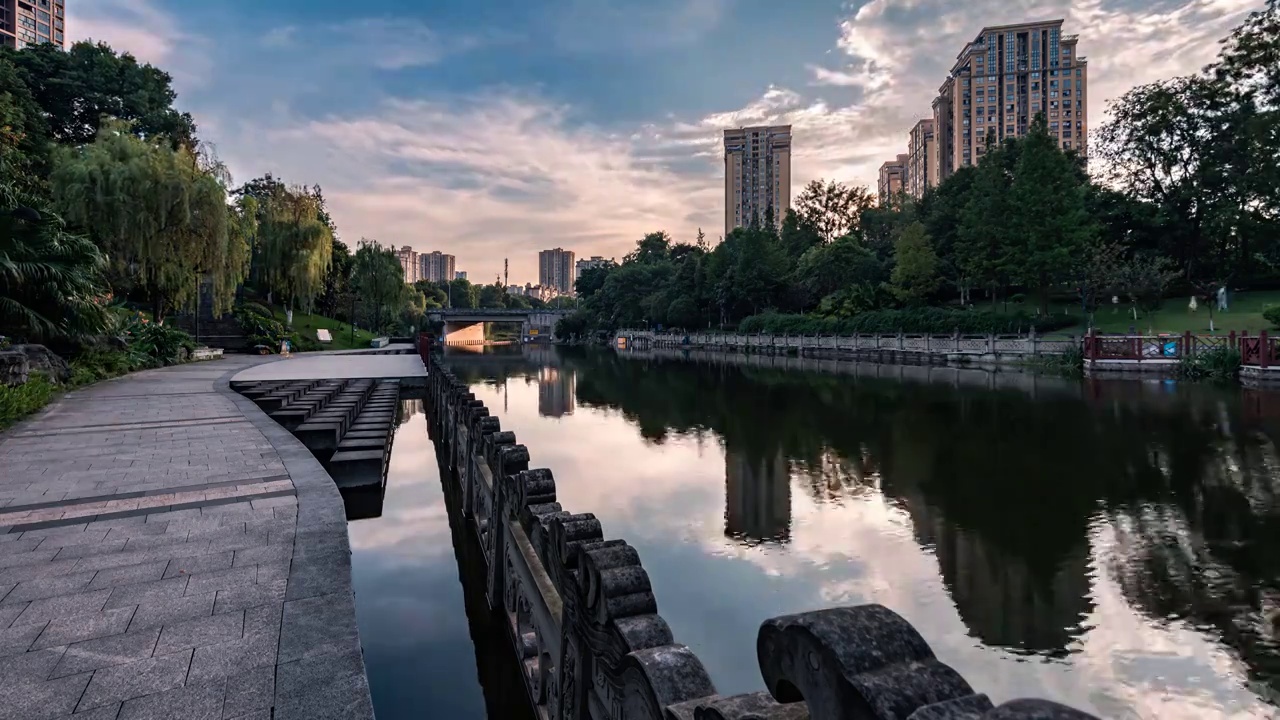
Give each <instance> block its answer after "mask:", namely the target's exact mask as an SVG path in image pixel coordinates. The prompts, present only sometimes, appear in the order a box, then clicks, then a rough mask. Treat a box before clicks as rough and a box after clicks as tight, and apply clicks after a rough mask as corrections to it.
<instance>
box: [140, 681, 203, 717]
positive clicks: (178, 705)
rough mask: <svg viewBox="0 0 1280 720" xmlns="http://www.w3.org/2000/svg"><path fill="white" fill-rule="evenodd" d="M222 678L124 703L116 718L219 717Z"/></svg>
mask: <svg viewBox="0 0 1280 720" xmlns="http://www.w3.org/2000/svg"><path fill="white" fill-rule="evenodd" d="M225 692H226V687H225V683H224V682H222V681H218V682H212V683H205V684H202V685H187V686H185V687H180V688H174V689H173V690H166V691H164V692H161V693H156V694H155V695H147V696H145V697H140V698H134V699H133V700H128V701H126V702H125V703H124V707H122V708H121V709H120V716H119V718H118V720H221V718H222V699H223V696H224V694H225Z"/></svg>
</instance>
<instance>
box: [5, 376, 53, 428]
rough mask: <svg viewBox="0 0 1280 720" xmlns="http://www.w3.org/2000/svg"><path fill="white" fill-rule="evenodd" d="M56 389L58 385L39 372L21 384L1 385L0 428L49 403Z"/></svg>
mask: <svg viewBox="0 0 1280 720" xmlns="http://www.w3.org/2000/svg"><path fill="white" fill-rule="evenodd" d="M56 391H57V386H56V385H54V384H53V383H52V382H50V381H49V378H47V377H45V376H44V375H42V374H39V373H33V374H32V375H31V376H30V377H29V378H28V379H27V381H26V382H25V383H23V384H21V385H17V386H14V387H9V386H6V385H0V428H4V427H8V426H9V425H12V424H13V423H15V422H17V421H19V420H21V419H22V418H24V417H26V416H28V415H30V414H31V413H33V412H35V411H37V410H39V409H40V408H42V407H44V406H45V405H48V404H49V401H50V400H52V399H53V394H54V392H56Z"/></svg>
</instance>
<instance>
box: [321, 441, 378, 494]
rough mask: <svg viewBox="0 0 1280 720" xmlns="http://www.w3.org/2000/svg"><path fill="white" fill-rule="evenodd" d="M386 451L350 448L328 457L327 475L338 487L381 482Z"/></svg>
mask: <svg viewBox="0 0 1280 720" xmlns="http://www.w3.org/2000/svg"><path fill="white" fill-rule="evenodd" d="M386 457H387V455H386V451H384V450H381V449H378V450H350V451H341V452H336V453H334V454H333V457H331V458H329V476H330V477H332V478H333V481H334V482H335V483H336V484H337V485H338V487H340V488H345V487H361V486H366V485H380V484H382V469H383V465H384V463H386Z"/></svg>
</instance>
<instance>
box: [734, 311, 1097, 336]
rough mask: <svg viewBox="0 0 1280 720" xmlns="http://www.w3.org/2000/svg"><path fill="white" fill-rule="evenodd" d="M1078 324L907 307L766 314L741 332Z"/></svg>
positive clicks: (982, 331) (1040, 328) (940, 331)
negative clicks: (833, 314) (842, 315)
mask: <svg viewBox="0 0 1280 720" xmlns="http://www.w3.org/2000/svg"><path fill="white" fill-rule="evenodd" d="M1073 323H1074V320H1073V319H1072V318H1070V317H1067V316H1063V315H1030V314H1026V313H998V312H991V311H989V310H960V309H958V308H937V307H926V308H904V309H900V310H871V311H868V312H863V313H858V314H857V315H854V316H852V317H847V318H836V317H823V316H820V315H781V314H777V313H763V314H760V315H753V316H751V317H749V318H747V319H745V320H743V321H742V324H741V325H739V326H738V330H739V331H740V332H744V333H766V334H771V335H854V334H867V335H875V334H892V333H896V332H904V333H928V334H931V335H948V334H951V333H953V332H958V333H960V334H962V335H970V334H972V335H988V334H997V335H1000V334H1018V333H1026V332H1030V331H1032V330H1034V331H1035V332H1037V333H1045V332H1050V331H1052V330H1058V329H1061V328H1064V327H1069V326H1071V325H1072V324H1073Z"/></svg>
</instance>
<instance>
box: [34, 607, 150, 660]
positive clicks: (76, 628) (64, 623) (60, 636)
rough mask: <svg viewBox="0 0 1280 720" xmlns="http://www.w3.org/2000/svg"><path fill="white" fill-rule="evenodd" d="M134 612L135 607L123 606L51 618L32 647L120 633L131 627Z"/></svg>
mask: <svg viewBox="0 0 1280 720" xmlns="http://www.w3.org/2000/svg"><path fill="white" fill-rule="evenodd" d="M134 612H135V608H132V607H123V608H115V609H113V610H103V611H102V612H95V613H85V614H83V615H72V616H71V617H64V618H57V619H56V620H50V621H49V623H48V624H47V625H43V626H39V627H41V629H42V630H43V632H42V633H40V637H39V638H38V639H37V640H36V641H35V644H33V645H32V647H33V648H35V649H37V650H38V649H40V648H47V647H55V646H57V645H70V644H71V643H77V642H81V641H83V640H93V639H96V638H100V637H107V636H108V635H119V634H120V633H123V632H124V631H126V630H128V629H129V621H130V620H132V619H133V614H134ZM33 627H34V626H33Z"/></svg>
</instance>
